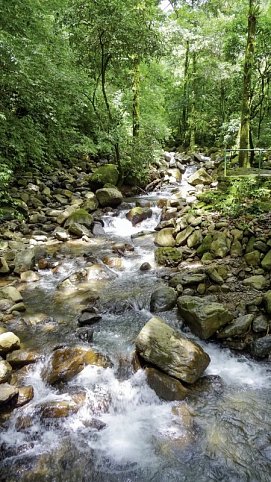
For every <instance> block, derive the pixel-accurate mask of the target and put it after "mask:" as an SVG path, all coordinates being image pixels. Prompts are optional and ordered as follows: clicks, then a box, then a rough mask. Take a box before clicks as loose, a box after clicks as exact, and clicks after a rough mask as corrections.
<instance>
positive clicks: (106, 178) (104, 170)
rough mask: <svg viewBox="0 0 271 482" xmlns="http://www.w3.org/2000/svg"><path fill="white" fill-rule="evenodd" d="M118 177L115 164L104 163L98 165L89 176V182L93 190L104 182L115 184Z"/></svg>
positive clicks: (103, 184)
mask: <svg viewBox="0 0 271 482" xmlns="http://www.w3.org/2000/svg"><path fill="white" fill-rule="evenodd" d="M118 179H119V171H118V168H117V166H115V164H104V166H100V167H98V168H97V169H96V170H95V171H94V173H93V174H92V175H91V176H90V179H89V184H90V187H91V188H92V189H94V190H96V189H100V188H101V187H103V186H105V184H110V185H112V186H116V185H117V183H118Z"/></svg>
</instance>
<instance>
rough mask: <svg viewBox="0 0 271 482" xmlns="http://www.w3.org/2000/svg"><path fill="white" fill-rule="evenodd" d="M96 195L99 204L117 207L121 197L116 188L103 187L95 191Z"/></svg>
mask: <svg viewBox="0 0 271 482" xmlns="http://www.w3.org/2000/svg"><path fill="white" fill-rule="evenodd" d="M96 196H97V199H98V201H99V204H100V206H101V207H102V208H104V207H112V208H114V207H117V206H119V205H120V204H121V203H122V200H123V197H122V194H121V192H120V191H119V190H118V189H117V188H113V187H104V188H103V189H98V191H96Z"/></svg>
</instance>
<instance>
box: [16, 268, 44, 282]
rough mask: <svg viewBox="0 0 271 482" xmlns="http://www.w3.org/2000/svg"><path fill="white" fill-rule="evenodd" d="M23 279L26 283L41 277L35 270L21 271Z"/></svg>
mask: <svg viewBox="0 0 271 482" xmlns="http://www.w3.org/2000/svg"><path fill="white" fill-rule="evenodd" d="M20 278H21V281H23V282H25V283H33V282H34V281H39V279H40V277H39V275H38V273H35V271H24V272H23V273H21V276H20Z"/></svg>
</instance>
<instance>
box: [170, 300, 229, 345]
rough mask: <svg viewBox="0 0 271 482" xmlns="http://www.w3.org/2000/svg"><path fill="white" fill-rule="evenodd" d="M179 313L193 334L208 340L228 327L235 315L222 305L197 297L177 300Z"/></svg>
mask: <svg viewBox="0 0 271 482" xmlns="http://www.w3.org/2000/svg"><path fill="white" fill-rule="evenodd" d="M177 304H178V308H179V312H180V314H181V315H182V317H183V319H184V321H185V323H186V324H187V325H188V326H189V328H190V329H191V331H192V333H194V334H195V335H197V336H199V337H200V338H202V339H203V340H207V339H208V338H210V337H211V336H212V335H214V333H215V332H216V331H217V330H219V329H220V328H222V327H223V326H225V325H227V324H228V323H229V322H230V321H232V319H233V315H232V314H231V313H230V312H229V311H228V310H227V309H226V308H225V307H224V306H223V305H222V304H221V303H216V302H210V301H209V300H208V299H203V298H199V297H196V296H181V297H180V298H178V300H177Z"/></svg>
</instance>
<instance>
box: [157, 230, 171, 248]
mask: <svg viewBox="0 0 271 482" xmlns="http://www.w3.org/2000/svg"><path fill="white" fill-rule="evenodd" d="M173 231H174V230H173V229H172V228H164V229H161V231H158V233H156V235H155V240H154V241H155V244H157V245H158V246H162V247H167V246H170V247H174V246H175V239H174V237H173Z"/></svg>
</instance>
